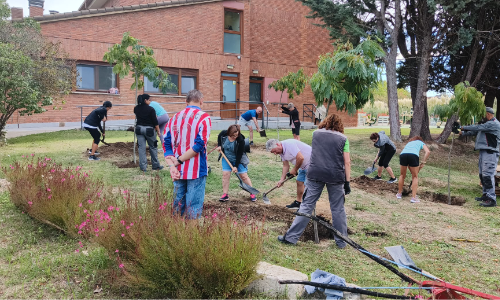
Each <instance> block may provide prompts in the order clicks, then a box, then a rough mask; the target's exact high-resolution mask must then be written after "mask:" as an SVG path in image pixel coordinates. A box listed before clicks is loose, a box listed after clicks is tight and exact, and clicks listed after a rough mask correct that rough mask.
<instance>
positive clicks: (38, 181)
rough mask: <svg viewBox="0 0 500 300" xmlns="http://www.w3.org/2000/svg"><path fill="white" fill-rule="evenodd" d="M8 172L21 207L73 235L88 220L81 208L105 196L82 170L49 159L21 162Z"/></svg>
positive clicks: (100, 185)
mask: <svg viewBox="0 0 500 300" xmlns="http://www.w3.org/2000/svg"><path fill="white" fill-rule="evenodd" d="M4 173H5V175H6V177H7V180H9V181H10V182H11V186H10V195H11V200H12V202H13V203H14V204H15V205H16V206H17V207H19V208H20V209H22V210H23V211H26V212H27V213H28V214H29V215H30V216H32V217H33V218H35V219H38V220H39V221H41V222H43V223H47V224H49V225H52V226H54V227H56V228H58V229H59V230H62V231H64V232H66V233H67V234H69V235H71V236H77V232H78V230H77V229H76V228H75V225H76V224H77V223H78V222H80V221H81V220H84V219H85V214H84V213H83V212H81V210H80V209H78V207H79V206H82V205H83V204H82V203H84V202H92V201H93V200H92V199H95V198H98V197H100V195H101V192H99V191H100V190H102V184H101V183H100V182H98V181H91V180H90V179H89V175H88V173H87V172H84V171H82V168H81V167H79V166H78V167H68V168H64V167H62V166H61V165H59V164H56V163H54V162H53V161H52V160H51V159H50V158H47V157H46V158H39V159H37V160H35V159H34V158H31V160H28V161H27V162H25V163H21V162H19V161H18V162H16V163H14V164H13V165H10V166H9V167H8V168H7V167H6V168H4Z"/></svg>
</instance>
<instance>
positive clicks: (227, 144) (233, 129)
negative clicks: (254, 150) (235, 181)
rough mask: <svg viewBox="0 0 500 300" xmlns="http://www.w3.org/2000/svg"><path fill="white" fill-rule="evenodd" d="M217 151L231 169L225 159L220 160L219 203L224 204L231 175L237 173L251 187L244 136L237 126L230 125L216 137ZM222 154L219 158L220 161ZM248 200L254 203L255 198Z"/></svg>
mask: <svg viewBox="0 0 500 300" xmlns="http://www.w3.org/2000/svg"><path fill="white" fill-rule="evenodd" d="M217 145H218V147H217V150H218V151H219V152H221V153H224V155H225V156H226V157H227V159H228V160H229V161H230V162H231V165H232V166H233V168H232V169H231V166H229V164H228V162H227V161H226V159H225V158H222V193H223V194H222V196H221V197H220V199H219V201H221V202H226V201H228V200H229V195H228V193H229V180H230V179H231V173H236V172H237V173H238V175H240V177H241V180H243V182H244V183H246V184H248V185H249V186H252V181H251V180H250V177H248V164H249V163H250V160H249V159H248V156H247V155H246V153H245V136H244V135H242V134H241V131H240V126H239V125H231V126H229V128H228V129H227V130H223V131H221V133H219V136H218V137H217ZM221 157H222V154H221V155H220V156H219V160H220V159H221ZM250 200H252V201H253V202H255V201H256V200H257V196H256V195H254V194H251V195H250Z"/></svg>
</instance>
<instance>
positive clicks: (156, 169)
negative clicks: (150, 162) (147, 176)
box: [153, 166, 163, 171]
mask: <svg viewBox="0 0 500 300" xmlns="http://www.w3.org/2000/svg"><path fill="white" fill-rule="evenodd" d="M159 170H163V166H159V167H158V168H153V171H159Z"/></svg>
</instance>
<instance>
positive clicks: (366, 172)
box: [365, 167, 376, 175]
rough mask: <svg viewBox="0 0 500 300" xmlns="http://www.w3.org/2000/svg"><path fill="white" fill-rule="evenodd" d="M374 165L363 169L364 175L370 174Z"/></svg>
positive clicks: (373, 169)
mask: <svg viewBox="0 0 500 300" xmlns="http://www.w3.org/2000/svg"><path fill="white" fill-rule="evenodd" d="M375 169H376V168H375V167H368V168H366V169H365V175H370V174H371V173H373V171H375Z"/></svg>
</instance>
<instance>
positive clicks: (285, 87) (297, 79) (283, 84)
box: [268, 68, 307, 139]
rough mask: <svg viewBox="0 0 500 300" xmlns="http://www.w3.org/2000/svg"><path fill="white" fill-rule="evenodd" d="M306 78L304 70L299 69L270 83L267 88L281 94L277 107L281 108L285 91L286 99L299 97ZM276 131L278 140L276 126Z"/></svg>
mask: <svg viewBox="0 0 500 300" xmlns="http://www.w3.org/2000/svg"><path fill="white" fill-rule="evenodd" d="M306 84H307V77H306V75H305V74H304V70H303V69H302V68H301V69H299V70H298V71H297V72H296V73H294V72H289V73H288V74H286V75H285V76H283V77H281V78H280V79H278V80H275V81H273V82H271V83H270V84H269V86H268V88H270V89H271V88H272V89H274V90H275V91H277V92H281V95H280V102H279V105H280V107H281V99H282V98H283V93H284V92H285V91H287V93H288V98H290V99H293V97H294V94H297V96H298V95H300V94H301V93H302V92H303V91H304V89H305V88H306ZM279 115H280V110H279V109H278V117H279ZM277 130H278V139H279V138H280V130H279V126H277Z"/></svg>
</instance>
